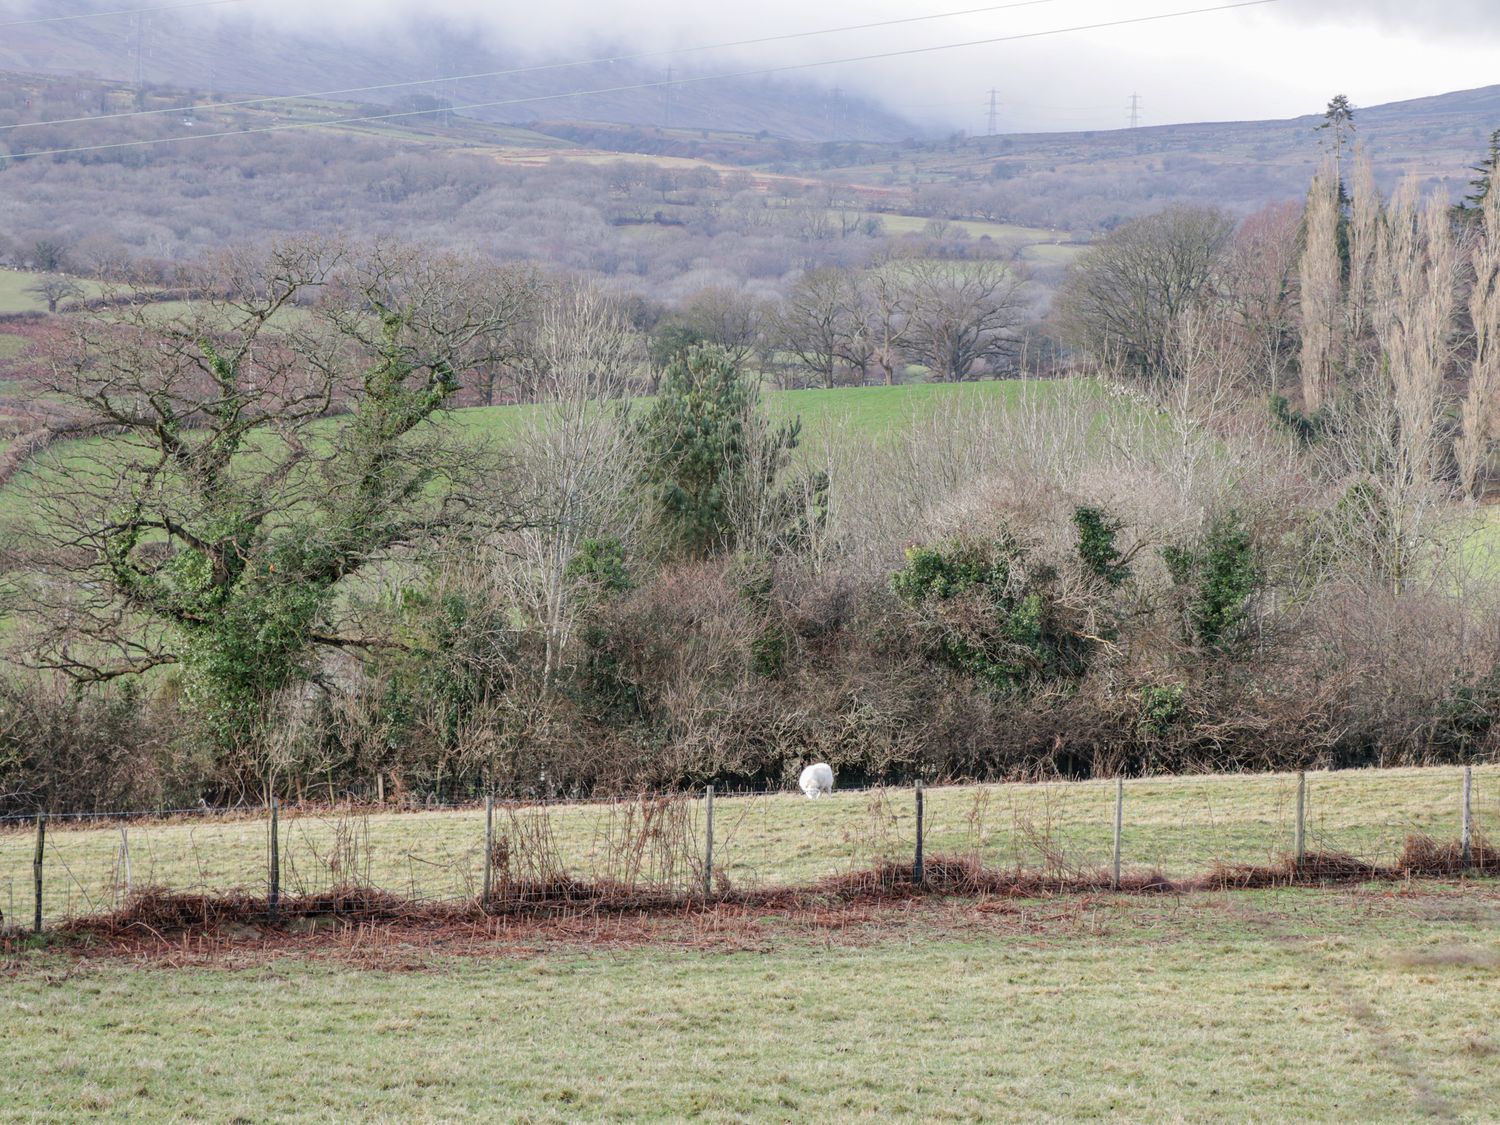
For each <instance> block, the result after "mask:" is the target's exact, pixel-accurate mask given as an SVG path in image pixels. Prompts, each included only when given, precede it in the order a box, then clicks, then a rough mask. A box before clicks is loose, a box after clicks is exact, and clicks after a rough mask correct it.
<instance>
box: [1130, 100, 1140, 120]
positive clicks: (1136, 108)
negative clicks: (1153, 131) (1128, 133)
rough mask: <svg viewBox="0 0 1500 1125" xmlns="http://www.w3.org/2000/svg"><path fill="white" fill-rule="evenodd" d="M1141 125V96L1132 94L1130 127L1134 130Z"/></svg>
mask: <svg viewBox="0 0 1500 1125" xmlns="http://www.w3.org/2000/svg"><path fill="white" fill-rule="evenodd" d="M1140 123H1141V96H1140V95H1139V94H1131V95H1130V127H1131V128H1132V129H1135V128H1137V127H1139V125H1140Z"/></svg>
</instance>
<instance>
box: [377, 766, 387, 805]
mask: <svg viewBox="0 0 1500 1125" xmlns="http://www.w3.org/2000/svg"><path fill="white" fill-rule="evenodd" d="M375 803H376V804H377V805H383V804H385V771H384V770H376V771H375Z"/></svg>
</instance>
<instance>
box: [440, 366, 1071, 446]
mask: <svg viewBox="0 0 1500 1125" xmlns="http://www.w3.org/2000/svg"><path fill="white" fill-rule="evenodd" d="M1070 392H1072V393H1078V392H1077V388H1076V385H1070V384H1066V383H1062V382H1042V381H1035V380H1017V379H985V380H979V381H977V382H971V383H908V384H904V385H900V386H894V387H885V386H878V387H834V388H831V389H829V388H821V387H819V388H810V389H807V390H800V391H775V390H772V391H766V392H765V393H764V401H765V404H766V408H767V410H768V412H769V413H770V414H771V415H772V416H773V417H776V418H780V419H786V420H790V419H792V418H799V417H800V418H801V419H802V435H803V441H804V443H805V444H813V443H816V442H819V441H821V440H824V439H826V438H828V437H830V436H832V435H835V434H838V433H845V434H849V435H851V436H856V437H875V438H880V437H886V436H889V435H892V434H894V433H897V432H899V431H900V430H901V429H902V428H904V427H905V426H908V425H910V424H911V423H913V422H915V421H919V420H921V419H923V418H930V417H932V416H933V415H934V414H935V413H936V412H938V411H939V410H943V409H949V408H952V407H954V406H957V405H959V404H963V403H974V404H975V405H981V404H986V403H1003V404H1007V405H1010V404H1014V403H1016V402H1019V401H1020V400H1021V399H1022V397H1023V396H1025V395H1028V394H1035V395H1042V396H1052V395H1057V394H1065V393H1070ZM649 401H650V400H649V399H637V400H636V402H637V404H638V408H640V407H644V406H645V405H646V404H647V403H649ZM538 409H539V408H538V407H534V406H519V407H518V406H485V407H472V408H470V409H467V410H459V411H455V412H454V413H453V414H452V415H451V418H452V420H453V422H454V424H455V425H458V426H460V427H462V428H463V429H464V430H466V431H468V432H470V433H474V434H476V435H477V434H489V435H493V436H495V437H498V438H501V439H505V438H508V437H509V436H510V435H511V434H513V433H514V432H515V429H516V427H517V426H519V425H521V424H523V423H524V422H525V421H526V419H528V418H531V417H535V412H536V411H537V410H538Z"/></svg>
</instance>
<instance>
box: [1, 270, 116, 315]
mask: <svg viewBox="0 0 1500 1125" xmlns="http://www.w3.org/2000/svg"><path fill="white" fill-rule="evenodd" d="M43 276H45V275H43V274H40V273H28V272H27V271H26V270H0V314H3V313H21V312H46V311H47V302H46V301H44V300H42V299H41V298H40V297H38V296H36V295H35V294H33V293H28V292H26V290H28V289H29V288H31V286H33V285H35V284H36V283H37V282H38V281H40V280H41V279H42V277H43ZM75 282H76V284H77V285H78V287H79V288H80V289H82V290H83V291H84V292H85V293H89V294H97V293H98V292H99V286H98V285H97V284H96V283H94V282H92V281H82V280H78V279H75Z"/></svg>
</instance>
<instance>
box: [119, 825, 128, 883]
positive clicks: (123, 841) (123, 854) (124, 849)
mask: <svg viewBox="0 0 1500 1125" xmlns="http://www.w3.org/2000/svg"><path fill="white" fill-rule="evenodd" d="M120 862H121V863H122V864H123V865H124V867H125V897H126V898H129V897H130V834H129V833H128V832H126V830H125V825H123V824H122V825H120Z"/></svg>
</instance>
